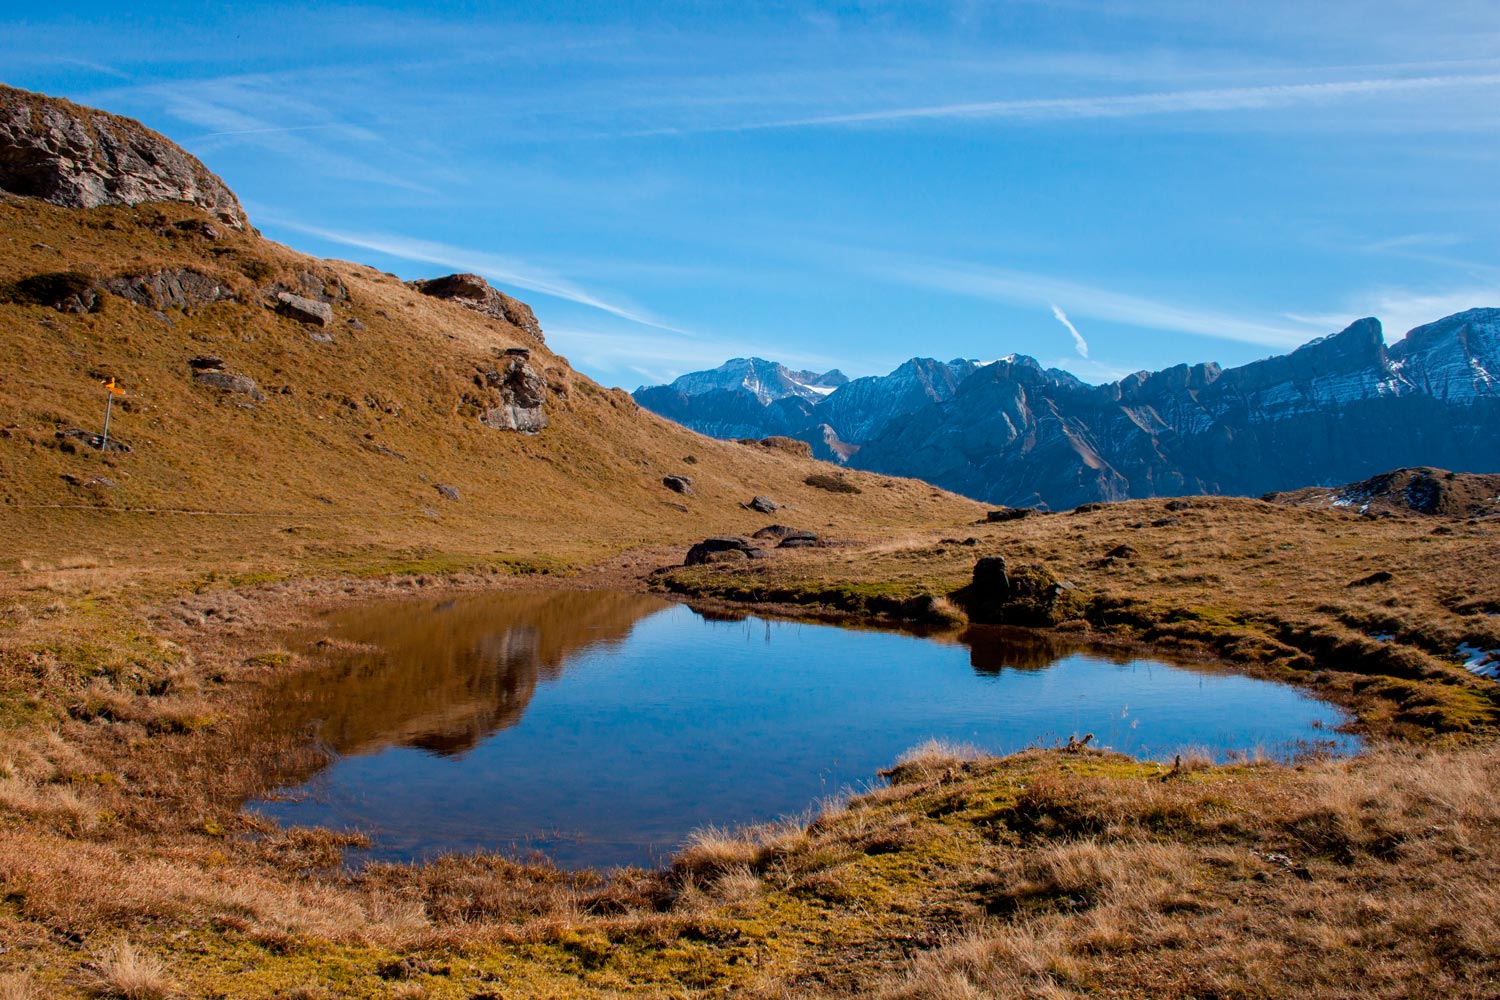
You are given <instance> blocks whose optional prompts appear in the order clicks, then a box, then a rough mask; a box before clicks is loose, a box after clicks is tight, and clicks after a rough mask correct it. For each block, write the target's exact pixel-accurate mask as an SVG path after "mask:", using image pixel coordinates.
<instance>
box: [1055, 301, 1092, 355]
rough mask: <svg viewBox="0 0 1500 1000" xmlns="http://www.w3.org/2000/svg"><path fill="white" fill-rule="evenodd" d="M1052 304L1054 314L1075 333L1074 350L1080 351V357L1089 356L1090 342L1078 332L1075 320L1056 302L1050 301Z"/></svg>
mask: <svg viewBox="0 0 1500 1000" xmlns="http://www.w3.org/2000/svg"><path fill="white" fill-rule="evenodd" d="M1050 305H1051V306H1052V315H1053V316H1056V317H1057V321H1058V322H1059V323H1061V324H1062V325H1063V326H1065V327H1067V328H1068V332H1069V333H1071V334H1072V335H1073V350H1075V351H1077V352H1078V356H1079V357H1080V358H1086V357H1088V356H1089V342H1088V341H1087V340H1084V339H1083V334H1081V333H1079V332H1078V327H1076V326H1074V325H1073V321H1072V320H1070V319H1068V314H1067V313H1065V312H1063V311H1062V308H1061V307H1059V306H1058V304H1057V303H1056V302H1053V303H1050Z"/></svg>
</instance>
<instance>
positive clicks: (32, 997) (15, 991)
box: [0, 972, 43, 1000]
mask: <svg viewBox="0 0 1500 1000" xmlns="http://www.w3.org/2000/svg"><path fill="white" fill-rule="evenodd" d="M0 1000H43V997H42V991H41V990H40V989H39V988H38V987H37V985H36V983H35V981H33V980H32V978H31V974H30V973H27V972H7V973H4V974H0Z"/></svg>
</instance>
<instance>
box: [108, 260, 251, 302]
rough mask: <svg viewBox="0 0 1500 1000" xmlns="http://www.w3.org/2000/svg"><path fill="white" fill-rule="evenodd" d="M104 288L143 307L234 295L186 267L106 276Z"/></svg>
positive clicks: (214, 300) (230, 290) (223, 298)
mask: <svg viewBox="0 0 1500 1000" xmlns="http://www.w3.org/2000/svg"><path fill="white" fill-rule="evenodd" d="M104 290H105V291H107V292H111V293H113V294H115V295H118V296H120V297H121V298H122V299H127V300H129V301H131V302H134V303H135V304H136V305H138V306H144V307H145V308H147V309H183V308H186V307H187V306H194V305H207V304H208V303H211V302H224V301H227V300H229V299H232V298H234V290H233V289H231V288H229V287H228V286H227V285H223V284H220V283H219V282H218V281H215V280H214V279H213V278H210V277H208V276H207V275H205V274H199V273H198V272H197V271H193V270H190V269H188V268H178V269H174V270H166V271H153V272H152V273H150V274H137V275H125V276H122V277H118V278H110V279H108V280H107V281H105V282H104Z"/></svg>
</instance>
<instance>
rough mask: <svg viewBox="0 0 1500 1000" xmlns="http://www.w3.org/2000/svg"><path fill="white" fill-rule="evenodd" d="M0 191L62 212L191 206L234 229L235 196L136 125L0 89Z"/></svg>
mask: <svg viewBox="0 0 1500 1000" xmlns="http://www.w3.org/2000/svg"><path fill="white" fill-rule="evenodd" d="M0 190H5V191H9V192H11V193H13V194H20V195H27V196H30V197H33V198H41V199H42V200H44V201H49V202H51V203H53V204H54V205H63V206H66V207H69V208H94V207H96V206H99V205H136V204H139V203H141V202H148V201H185V202H191V203H192V204H194V205H197V206H199V207H200V208H202V209H205V210H206V211H209V212H212V213H213V214H214V215H215V216H217V217H218V219H219V220H220V221H221V222H223V223H224V224H225V225H228V226H232V227H234V228H236V229H241V228H244V227H245V226H246V225H248V222H247V220H246V218H245V211H244V209H243V208H241V207H240V203H239V199H238V198H236V197H235V196H234V192H232V191H230V190H229V188H228V187H227V186H226V185H225V184H224V182H223V181H222V180H220V179H219V178H218V177H216V176H215V175H214V174H212V173H211V172H210V171H209V169H208V168H207V167H205V166H204V165H203V164H202V163H200V162H199V161H198V159H197V158H196V157H194V156H193V155H191V154H190V153H188V152H187V151H186V150H184V149H183V148H182V147H180V146H178V145H177V144H176V143H174V142H172V141H171V140H169V139H167V138H166V137H165V136H163V135H161V134H159V133H157V132H153V131H152V130H151V129H149V128H146V126H144V125H142V124H141V123H140V122H138V121H135V120H134V119H131V118H124V117H121V116H120V115H112V114H109V113H107V112H104V111H98V110H95V109H93V108H85V107H82V106H81V105H77V104H74V103H73V102H71V101H65V100H61V99H59V98H53V97H47V96H45V95H42V94H34V93H31V92H29V91H25V90H17V89H15V88H14V87H5V86H0Z"/></svg>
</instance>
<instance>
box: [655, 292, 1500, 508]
mask: <svg viewBox="0 0 1500 1000" xmlns="http://www.w3.org/2000/svg"><path fill="white" fill-rule="evenodd" d="M692 384H694V382H693V378H692V377H691V376H684V378H683V379H679V380H678V381H677V382H676V383H674V384H673V385H674V386H676V387H678V388H677V389H675V390H673V395H672V396H670V397H669V398H670V403H671V405H670V406H669V407H663V406H661V400H662V399H663V398H664V394H663V393H662V392H660V391H659V390H658V389H643V390H640V391H638V392H637V394H636V398H637V400H638V401H639V402H640V403H641V404H642V405H643V406H646V407H648V408H651V409H655V410H657V412H659V413H662V414H663V415H664V416H668V417H670V418H672V419H675V420H678V421H680V422H683V423H685V424H687V426H689V427H693V428H694V429H698V430H705V431H706V430H707V428H709V427H711V426H712V425H713V424H714V418H715V414H716V413H717V412H722V408H724V407H726V406H727V407H734V413H735V423H736V427H737V428H738V429H740V430H742V431H743V434H736V435H733V436H755V435H758V434H764V433H775V434H783V435H787V436H791V437H796V438H799V439H801V440H804V441H807V442H808V443H809V444H811V445H812V447H813V449H814V453H815V454H816V455H817V456H818V457H820V458H823V459H825V460H829V461H837V462H841V463H844V464H847V465H849V466H851V467H854V468H862V469H869V470H872V471H879V472H884V473H888V474H893V475H903V476H912V477H916V478H921V479H925V480H927V481H928V482H931V483H934V484H935V485H939V486H942V487H944V488H947V489H952V490H955V491H956V492H960V493H964V494H967V495H969V496H973V497H976V498H979V499H982V500H987V501H991V502H997V503H1004V504H1009V505H1012V506H1045V507H1052V508H1061V507H1071V506H1074V505H1076V504H1079V503H1086V502H1092V501H1108V500H1123V499H1128V498H1133V497H1152V496H1177V495H1190V494H1201V493H1209V494H1214V493H1225V494H1239V495H1248V496H1256V495H1260V494H1262V493H1266V492H1270V491H1274V490H1287V489H1295V488H1297V487H1301V486H1306V485H1307V484H1309V483H1314V484H1319V483H1322V484H1333V483H1342V482H1348V481H1352V480H1359V479H1363V478H1365V477H1368V476H1370V475H1372V474H1374V473H1377V472H1380V471H1382V470H1385V469H1389V468H1392V467H1393V466H1397V465H1407V466H1421V465H1428V466H1442V467H1445V468H1452V469H1455V470H1458V471H1472V472H1489V471H1497V470H1500V310H1496V309H1473V310H1469V311H1467V312H1463V313H1458V314H1456V315H1453V316H1449V317H1446V318H1444V319H1441V320H1438V321H1437V322H1435V323H1430V324H1427V325H1425V326H1422V327H1418V328H1417V329H1415V330H1412V331H1411V332H1409V333H1408V334H1407V335H1406V336H1405V337H1404V338H1403V339H1401V340H1399V341H1397V342H1396V343H1393V344H1390V345H1387V344H1386V343H1385V339H1384V335H1383V332H1382V329H1381V326H1380V322H1379V321H1378V320H1376V319H1362V320H1359V321H1357V322H1355V323H1353V324H1351V325H1350V326H1349V327H1348V328H1346V329H1345V330H1343V331H1341V332H1339V333H1337V334H1334V335H1332V336H1328V337H1323V338H1320V339H1318V340H1315V341H1312V342H1310V343H1308V344H1305V345H1303V346H1302V347H1300V348H1298V349H1297V350H1295V351H1292V352H1291V353H1289V354H1286V355H1280V356H1277V357H1271V358H1266V359H1264V360H1261V361H1256V362H1252V363H1250V364H1247V365H1243V366H1240V367H1237V368H1230V369H1223V368H1220V367H1219V366H1218V365H1216V364H1211V363H1210V364H1196V365H1186V364H1183V365H1177V366H1174V367H1172V368H1168V369H1165V370H1163V371H1159V372H1138V373H1136V374H1134V375H1130V376H1128V377H1126V378H1124V379H1121V380H1119V381H1117V382H1112V383H1109V384H1106V385H1100V386H1093V385H1088V384H1086V383H1084V382H1082V381H1080V380H1079V379H1077V378H1076V377H1074V376H1073V375H1071V374H1069V373H1068V372H1064V371H1060V370H1058V369H1046V368H1043V367H1042V366H1041V365H1040V364H1039V363H1038V362H1037V361H1036V360H1035V359H1033V358H1029V357H1025V356H1016V355H1012V356H1010V357H1007V358H1003V359H1001V360H999V361H996V362H994V363H992V364H989V365H979V364H978V363H977V362H963V361H953V362H948V363H946V364H945V363H942V362H937V361H934V360H932V359H929V358H914V359H912V360H911V361H908V362H907V363H905V364H903V365H902V366H901V367H900V368H898V369H896V371H894V372H892V373H891V374H890V375H887V376H878V377H873V378H863V379H855V380H853V381H851V382H849V383H847V384H845V385H843V386H841V387H839V388H838V389H836V390H834V391H833V392H832V393H829V394H828V395H827V396H826V397H824V398H822V399H820V400H816V401H804V402H803V403H801V404H799V405H797V406H796V407H788V406H787V405H786V404H785V403H784V401H780V400H778V401H774V402H773V403H771V404H770V405H759V404H758V403H756V402H754V401H752V400H750V399H749V398H746V397H736V396H735V394H734V393H732V392H729V393H723V392H721V393H719V394H717V395H707V394H705V395H699V396H694V395H691V394H688V393H686V392H683V391H682V388H681V387H683V386H691V385H692ZM757 417H759V418H760V419H759V421H758V422H757V420H756V418H757ZM799 421H800V423H799ZM725 436H729V435H725Z"/></svg>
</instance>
